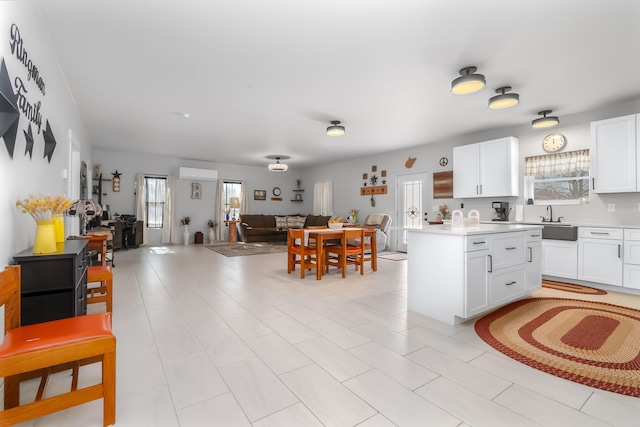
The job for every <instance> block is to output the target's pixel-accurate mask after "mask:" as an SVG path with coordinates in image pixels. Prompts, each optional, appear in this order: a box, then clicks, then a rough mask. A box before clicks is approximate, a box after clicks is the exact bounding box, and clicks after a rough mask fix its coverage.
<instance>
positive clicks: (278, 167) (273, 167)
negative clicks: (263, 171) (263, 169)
mask: <svg viewBox="0 0 640 427" xmlns="http://www.w3.org/2000/svg"><path fill="white" fill-rule="evenodd" d="M288 158H289V157H288V156H267V159H276V162H275V163H271V164H269V170H270V171H272V172H284V171H286V170H287V169H289V165H287V164H285V163H280V159H288Z"/></svg>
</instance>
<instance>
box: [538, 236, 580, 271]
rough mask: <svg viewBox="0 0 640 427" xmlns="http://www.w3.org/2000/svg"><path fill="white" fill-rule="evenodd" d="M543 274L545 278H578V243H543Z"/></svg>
mask: <svg viewBox="0 0 640 427" xmlns="http://www.w3.org/2000/svg"><path fill="white" fill-rule="evenodd" d="M542 274H543V275H545V276H554V277H562V278H566V279H574V280H575V279H577V278H578V242H570V241H564V240H543V241H542Z"/></svg>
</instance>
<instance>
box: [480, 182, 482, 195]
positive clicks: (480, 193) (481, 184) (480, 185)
mask: <svg viewBox="0 0 640 427" xmlns="http://www.w3.org/2000/svg"><path fill="white" fill-rule="evenodd" d="M480 194H482V184H480Z"/></svg>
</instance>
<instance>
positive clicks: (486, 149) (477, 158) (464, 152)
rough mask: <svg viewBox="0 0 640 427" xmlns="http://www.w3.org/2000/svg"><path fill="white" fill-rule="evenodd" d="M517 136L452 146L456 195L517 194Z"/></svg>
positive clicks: (465, 196) (454, 190)
mask: <svg viewBox="0 0 640 427" xmlns="http://www.w3.org/2000/svg"><path fill="white" fill-rule="evenodd" d="M518 165H519V164H518V139H517V138H514V137H507V138H500V139H496V140H492V141H485V142H480V143H477V144H469V145H463V146H460V147H454V149H453V197H455V198H470V197H505V196H517V195H518Z"/></svg>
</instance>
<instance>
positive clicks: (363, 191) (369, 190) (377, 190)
mask: <svg viewBox="0 0 640 427" xmlns="http://www.w3.org/2000/svg"><path fill="white" fill-rule="evenodd" d="M373 194H387V186H386V185H378V186H375V187H360V195H361V196H370V195H373Z"/></svg>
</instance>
